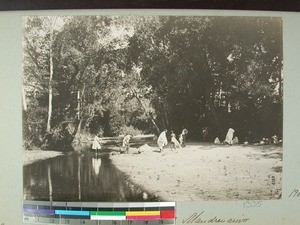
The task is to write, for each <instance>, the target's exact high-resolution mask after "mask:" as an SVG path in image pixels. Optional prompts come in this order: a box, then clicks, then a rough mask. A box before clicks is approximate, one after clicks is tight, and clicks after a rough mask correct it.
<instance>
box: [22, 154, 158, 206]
mask: <svg viewBox="0 0 300 225" xmlns="http://www.w3.org/2000/svg"><path fill="white" fill-rule="evenodd" d="M23 173H24V176H23V177H24V178H23V179H24V187H23V188H24V199H27V200H46V201H49V200H53V201H97V202H102V201H113V202H118V201H159V199H158V198H157V197H155V196H153V195H150V194H149V193H148V192H147V191H146V190H142V189H141V188H140V187H138V186H137V185H135V184H133V183H131V182H130V180H129V179H128V177H127V176H126V175H125V174H124V173H123V172H121V171H120V170H118V169H117V168H116V167H115V166H114V165H113V163H112V161H111V160H110V159H109V153H100V154H98V155H96V154H95V153H93V152H87V151H84V152H77V151H76V152H71V153H67V154H66V155H63V156H59V157H56V158H52V159H47V160H44V161H40V162H37V163H33V164H30V165H27V166H24V168H23Z"/></svg>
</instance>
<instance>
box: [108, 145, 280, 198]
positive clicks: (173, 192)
mask: <svg viewBox="0 0 300 225" xmlns="http://www.w3.org/2000/svg"><path fill="white" fill-rule="evenodd" d="M131 152H134V153H137V151H136V150H132V151H131ZM111 158H112V160H113V162H114V163H115V165H116V166H117V167H118V168H119V169H120V170H121V171H124V172H125V173H126V174H128V175H129V176H130V178H131V179H132V181H133V182H135V183H136V184H139V185H141V186H142V187H144V188H145V189H147V190H148V191H149V192H151V193H155V194H156V195H158V196H159V197H161V198H162V199H163V200H165V201H197V200H241V199H243V200H245V199H278V198H281V185H282V182H281V180H282V173H281V170H282V147H278V146H223V145H220V146H217V145H213V144H204V143H191V144H189V145H188V146H187V147H185V148H183V149H178V150H176V151H174V150H173V151H171V150H170V149H166V150H164V151H163V152H162V153H159V152H158V148H157V147H150V146H148V147H145V148H144V149H143V152H142V153H140V154H116V155H112V157H111Z"/></svg>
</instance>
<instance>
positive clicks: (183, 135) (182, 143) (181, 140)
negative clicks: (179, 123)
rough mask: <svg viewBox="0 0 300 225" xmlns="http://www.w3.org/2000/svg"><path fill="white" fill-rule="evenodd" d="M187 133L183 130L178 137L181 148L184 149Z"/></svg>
mask: <svg viewBox="0 0 300 225" xmlns="http://www.w3.org/2000/svg"><path fill="white" fill-rule="evenodd" d="M187 133H188V130H187V129H183V130H182V132H181V134H180V135H179V143H180V146H181V147H185V140H186V135H187Z"/></svg>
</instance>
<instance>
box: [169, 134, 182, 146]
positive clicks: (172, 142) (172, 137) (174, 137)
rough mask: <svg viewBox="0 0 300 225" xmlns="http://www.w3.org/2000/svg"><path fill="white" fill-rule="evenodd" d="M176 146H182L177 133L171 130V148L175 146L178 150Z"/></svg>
mask: <svg viewBox="0 0 300 225" xmlns="http://www.w3.org/2000/svg"><path fill="white" fill-rule="evenodd" d="M176 147H179V148H181V146H180V144H179V142H178V141H177V139H176V134H175V133H174V132H173V131H171V150H172V149H173V148H174V149H175V150H176Z"/></svg>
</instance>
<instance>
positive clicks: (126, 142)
mask: <svg viewBox="0 0 300 225" xmlns="http://www.w3.org/2000/svg"><path fill="white" fill-rule="evenodd" d="M167 132H168V130H167V129H165V130H164V131H163V132H161V134H160V135H159V137H158V139H157V145H158V147H159V150H160V152H161V151H162V150H163V148H164V147H166V146H167V145H168V138H167ZM187 133H188V130H187V129H183V130H182V132H181V134H180V135H179V138H178V140H179V141H178V140H177V138H176V134H175V133H174V132H173V131H171V135H170V139H171V141H170V147H171V150H172V149H175V150H176V148H182V147H184V146H185V141H186V136H187ZM132 137H133V135H132V134H127V135H125V136H124V138H123V141H122V148H123V149H124V151H125V152H126V153H128V151H129V147H130V140H131V138H132ZM92 149H93V150H95V151H96V153H98V150H101V144H100V135H99V134H97V135H96V136H95V138H94V141H93V144H92Z"/></svg>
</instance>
